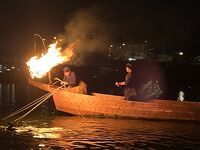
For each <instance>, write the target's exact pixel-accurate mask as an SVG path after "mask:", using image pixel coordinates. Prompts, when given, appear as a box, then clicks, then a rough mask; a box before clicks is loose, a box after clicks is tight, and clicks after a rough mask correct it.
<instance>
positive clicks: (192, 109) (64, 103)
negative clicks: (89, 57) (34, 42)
mask: <svg viewBox="0 0 200 150" xmlns="http://www.w3.org/2000/svg"><path fill="white" fill-rule="evenodd" d="M29 83H30V84H32V85H34V86H36V87H38V88H40V89H43V90H46V91H49V92H53V93H54V94H53V100H54V103H55V107H56V109H57V110H59V111H62V112H66V113H69V114H74V115H81V116H98V117H113V118H135V119H153V120H187V121H200V115H199V114H200V103H199V102H187V101H183V102H181V101H173V100H151V101H148V102H142V101H141V102H140V101H127V100H124V98H123V97H122V96H115V95H107V94H99V93H92V94H91V95H85V94H79V93H73V92H70V91H68V90H67V89H60V90H58V91H57V92H54V91H55V89H56V87H52V86H49V85H47V84H42V83H38V82H35V81H31V82H29Z"/></svg>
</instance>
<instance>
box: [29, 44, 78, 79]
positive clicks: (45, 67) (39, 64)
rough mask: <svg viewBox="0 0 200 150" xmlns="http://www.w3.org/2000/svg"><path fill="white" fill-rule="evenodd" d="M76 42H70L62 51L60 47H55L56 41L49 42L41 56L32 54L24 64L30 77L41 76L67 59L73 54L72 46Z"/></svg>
mask: <svg viewBox="0 0 200 150" xmlns="http://www.w3.org/2000/svg"><path fill="white" fill-rule="evenodd" d="M75 44H76V42H74V43H72V44H70V45H69V46H68V47H67V48H66V49H65V50H64V51H63V52H61V47H57V42H56V43H54V44H51V45H50V46H49V48H48V51H47V53H46V54H44V55H42V56H41V57H39V58H38V57H37V56H34V57H32V58H31V59H30V60H29V61H28V62H27V63H26V64H27V66H28V68H29V72H30V75H31V77H32V78H35V77H36V78H42V77H44V76H45V75H46V73H48V72H49V71H50V70H51V68H53V67H55V66H56V65H58V64H62V63H64V62H66V61H69V60H70V58H71V56H72V55H73V48H74V46H75Z"/></svg>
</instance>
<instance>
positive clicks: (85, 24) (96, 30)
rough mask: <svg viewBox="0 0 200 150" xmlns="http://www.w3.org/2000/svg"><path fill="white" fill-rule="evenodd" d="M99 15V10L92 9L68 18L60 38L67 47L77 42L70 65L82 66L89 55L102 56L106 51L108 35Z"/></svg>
mask: <svg viewBox="0 0 200 150" xmlns="http://www.w3.org/2000/svg"><path fill="white" fill-rule="evenodd" d="M99 14H100V12H99V9H98V8H97V7H92V8H90V9H87V10H86V9H83V10H80V11H78V12H76V13H74V14H72V15H71V16H70V17H69V19H68V23H67V24H66V26H65V33H64V34H62V35H60V38H61V39H62V41H63V43H66V44H67V45H69V44H70V43H73V42H74V41H77V40H78V44H77V46H76V48H75V55H74V57H73V58H72V60H71V61H70V63H71V64H73V65H82V64H84V63H85V61H86V59H87V58H89V57H90V56H91V54H93V53H101V54H103V53H106V51H107V50H108V41H109V33H108V31H107V30H106V23H105V21H104V19H103V17H102V16H100V15H99Z"/></svg>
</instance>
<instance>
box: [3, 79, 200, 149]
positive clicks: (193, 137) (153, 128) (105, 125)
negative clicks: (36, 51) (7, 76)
mask: <svg viewBox="0 0 200 150" xmlns="http://www.w3.org/2000/svg"><path fill="white" fill-rule="evenodd" d="M43 94H45V92H43V91H40V90H38V89H36V88H33V87H30V86H29V85H28V84H27V83H20V82H16V83H0V115H1V121H0V124H1V126H0V146H1V148H0V149H5V150H7V149H9V150H10V149H13V150H15V149H20V150H23V149H25V150H26V149H28V150H31V149H32V150H33V149H34V150H35V149H52V150H53V149H119V150H121V149H134V150H135V149H149V150H154V149H170V150H171V149H191V150H193V149H200V123H195V122H169V121H144V120H120V119H102V118H101V119H100V118H83V117H79V116H69V115H66V114H63V113H58V112H57V111H55V109H54V105H53V102H52V99H49V101H47V102H45V103H44V104H42V105H41V106H40V107H38V108H37V109H36V110H35V111H34V112H32V113H31V114H30V115H28V116H27V117H25V118H24V119H23V120H22V121H20V122H18V123H17V124H14V128H13V129H12V130H7V127H8V122H9V121H12V120H14V119H16V118H17V117H19V116H16V117H14V118H11V119H10V120H2V118H3V117H5V116H7V115H8V114H9V113H11V112H13V111H14V110H16V109H17V108H20V107H22V106H24V105H25V104H27V103H29V102H30V101H32V100H34V99H36V98H37V97H39V96H41V95H43ZM22 114H24V113H22ZM22 114H20V115H22Z"/></svg>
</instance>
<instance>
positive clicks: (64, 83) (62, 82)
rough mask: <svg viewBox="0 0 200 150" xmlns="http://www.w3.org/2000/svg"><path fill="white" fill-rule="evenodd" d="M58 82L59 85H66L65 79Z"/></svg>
mask: <svg viewBox="0 0 200 150" xmlns="http://www.w3.org/2000/svg"><path fill="white" fill-rule="evenodd" d="M60 84H61V85H67V84H68V83H67V82H65V81H61V82H60Z"/></svg>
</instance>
